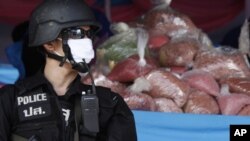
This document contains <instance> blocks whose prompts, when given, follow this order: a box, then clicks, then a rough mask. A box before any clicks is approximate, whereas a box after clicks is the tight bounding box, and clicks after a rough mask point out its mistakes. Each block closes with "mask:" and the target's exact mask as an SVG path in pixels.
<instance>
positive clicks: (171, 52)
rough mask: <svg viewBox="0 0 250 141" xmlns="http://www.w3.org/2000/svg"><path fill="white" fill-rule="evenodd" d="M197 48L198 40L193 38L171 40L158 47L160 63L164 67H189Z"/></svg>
mask: <svg viewBox="0 0 250 141" xmlns="http://www.w3.org/2000/svg"><path fill="white" fill-rule="evenodd" d="M198 49H199V46H198V42H196V41H195V40H192V39H184V38H182V39H178V40H171V42H170V43H168V44H165V45H164V46H162V47H161V49H160V53H159V54H160V58H159V59H160V63H161V65H162V66H165V67H172V66H178V67H191V66H192V64H193V61H194V57H195V55H196V53H197V51H198Z"/></svg>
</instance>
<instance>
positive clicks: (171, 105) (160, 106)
mask: <svg viewBox="0 0 250 141" xmlns="http://www.w3.org/2000/svg"><path fill="white" fill-rule="evenodd" d="M154 101H155V105H156V110H155V111H157V112H168V113H183V111H182V109H181V108H180V107H178V106H177V105H176V103H175V102H174V101H173V100H171V99H168V98H154Z"/></svg>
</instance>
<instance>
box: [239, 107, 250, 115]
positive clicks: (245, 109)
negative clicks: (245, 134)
mask: <svg viewBox="0 0 250 141" xmlns="http://www.w3.org/2000/svg"><path fill="white" fill-rule="evenodd" d="M238 115H240V116H250V105H247V106H245V107H243V108H242V109H241V110H240V112H239V113H238Z"/></svg>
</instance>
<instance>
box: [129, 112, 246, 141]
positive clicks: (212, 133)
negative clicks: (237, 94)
mask: <svg viewBox="0 0 250 141" xmlns="http://www.w3.org/2000/svg"><path fill="white" fill-rule="evenodd" d="M133 113H134V116H135V121H136V130H137V135H138V141H229V138H230V131H229V130H230V125H235V124H240V125H241V124H244V125H246V124H248V125H249V124H250V117H249V116H224V115H205V114H203V115H202V114H199V115H198V114H176V113H159V112H145V111H133Z"/></svg>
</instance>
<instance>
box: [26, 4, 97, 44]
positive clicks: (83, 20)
mask: <svg viewBox="0 0 250 141" xmlns="http://www.w3.org/2000/svg"><path fill="white" fill-rule="evenodd" d="M83 25H89V26H92V27H93V28H94V30H95V31H96V32H97V31H99V30H100V28H101V25H100V24H99V23H98V22H97V21H96V19H95V16H94V13H93V12H92V10H91V9H90V8H89V7H88V6H87V5H86V4H85V2H84V1H83V0H45V1H44V2H43V3H42V4H40V5H39V6H38V7H37V8H36V9H35V10H34V11H33V13H32V15H31V19H30V24H29V46H40V45H42V44H43V43H46V42H49V41H52V40H55V39H56V38H57V37H58V35H59V33H60V32H61V30H62V29H64V28H68V27H74V26H83Z"/></svg>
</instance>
